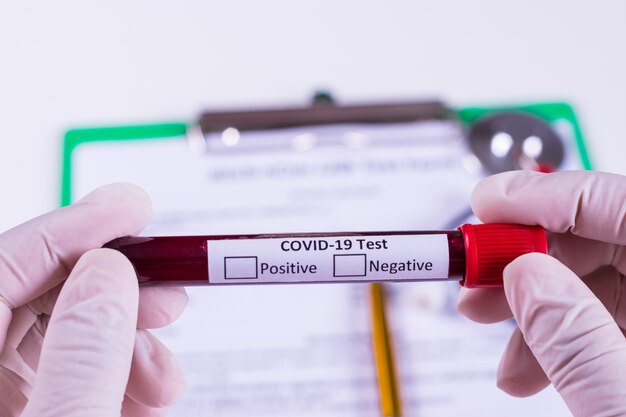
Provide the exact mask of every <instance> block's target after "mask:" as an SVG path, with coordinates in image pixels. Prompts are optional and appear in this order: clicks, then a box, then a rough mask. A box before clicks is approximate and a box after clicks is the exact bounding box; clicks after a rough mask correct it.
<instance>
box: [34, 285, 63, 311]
mask: <svg viewBox="0 0 626 417" xmlns="http://www.w3.org/2000/svg"><path fill="white" fill-rule="evenodd" d="M62 288H63V283H61V284H59V285H57V286H56V287H54V288H52V289H51V290H50V291H47V292H45V293H43V294H42V295H40V296H39V297H37V298H35V299H34V300H33V301H31V302H29V303H28V304H26V305H27V306H28V308H30V309H31V310H32V311H33V313H35V314H46V315H48V316H50V315H52V310H53V309H54V304H55V303H56V302H57V298H59V294H60V293H61V289H62Z"/></svg>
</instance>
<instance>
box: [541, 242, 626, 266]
mask: <svg viewBox="0 0 626 417" xmlns="http://www.w3.org/2000/svg"><path fill="white" fill-rule="evenodd" d="M624 248H625V246H622V245H616V244H614V243H607V242H601V241H598V240H593V239H585V238H582V237H580V236H576V235H573V234H571V233H550V234H549V236H548V249H549V251H550V255H552V256H554V257H555V258H557V259H558V260H559V261H561V262H562V263H563V264H564V265H565V266H567V267H568V268H569V269H571V270H572V272H574V273H575V274H576V275H578V276H579V277H580V276H584V275H587V274H590V273H591V272H593V271H595V270H597V269H598V268H600V267H603V266H607V265H611V266H614V267H615V268H617V270H618V271H620V272H621V273H622V274H626V251H625V250H624Z"/></svg>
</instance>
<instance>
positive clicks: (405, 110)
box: [60, 101, 592, 206]
mask: <svg viewBox="0 0 626 417" xmlns="http://www.w3.org/2000/svg"><path fill="white" fill-rule="evenodd" d="M504 112H507V113H508V112H515V113H523V114H529V115H532V116H535V117H537V118H539V119H541V120H543V121H545V122H546V123H548V124H550V125H552V126H555V125H558V124H559V123H561V129H562V130H563V129H566V130H569V132H564V135H569V136H570V138H569V140H570V142H571V141H573V143H570V146H573V147H574V148H575V149H576V150H577V153H578V157H579V158H580V163H581V166H582V167H583V168H584V169H592V165H591V160H590V158H589V154H588V152H587V148H586V146H585V140H584V138H583V134H582V130H581V127H580V123H579V121H578V118H577V116H576V113H575V111H574V109H573V107H572V106H571V105H569V104H568V103H565V102H554V103H536V104H526V105H499V106H469V107H462V108H459V109H453V108H450V107H447V106H445V105H444V104H443V103H441V102H422V101H419V102H415V103H401V104H391V105H389V104H383V105H366V106H351V107H337V106H334V105H325V104H322V105H318V106H312V107H310V108H303V109H298V110H296V109H293V108H287V109H273V110H253V111H246V112H242V111H234V112H210V113H205V114H203V115H201V116H200V117H199V119H198V121H197V122H191V123H190V122H181V121H177V122H176V121H175V122H168V123H153V124H137V125H127V126H114V127H113V126H111V127H107V126H103V127H92V128H75V129H70V130H68V131H67V132H66V133H65V136H64V140H63V155H62V174H61V199H60V204H61V206H66V205H68V204H70V203H71V202H72V182H73V181H72V180H73V165H72V158H73V155H74V150H75V149H76V148H77V147H78V146H80V145H83V144H86V143H91V142H102V141H130V140H145V139H163V140H167V139H179V138H181V137H184V136H186V135H187V134H188V132H193V129H194V128H198V127H199V128H200V130H201V132H203V133H204V132H211V131H219V130H220V129H225V128H228V127H229V126H234V125H239V129H242V130H249V129H271V128H277V127H278V128H282V127H288V126H298V125H303V124H311V123H312V124H322V123H328V124H329V123H341V122H363V123H392V122H399V121H403V120H423V119H427V118H434V119H445V118H457V119H458V120H459V121H460V123H461V124H462V125H463V127H464V129H465V130H466V131H467V130H468V129H470V128H471V126H472V125H474V124H475V123H476V122H477V121H478V120H480V119H481V118H485V117H488V116H490V115H495V114H501V113H504ZM268 116H269V117H268ZM242 119H243V120H242ZM242 123H243V124H242ZM196 133H197V132H196ZM563 140H567V139H563Z"/></svg>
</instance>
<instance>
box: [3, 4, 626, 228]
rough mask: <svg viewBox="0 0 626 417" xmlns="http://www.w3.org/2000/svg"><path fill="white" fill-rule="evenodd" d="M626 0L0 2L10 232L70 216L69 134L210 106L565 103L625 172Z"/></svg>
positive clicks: (186, 117)
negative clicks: (64, 171) (325, 93)
mask: <svg viewBox="0 0 626 417" xmlns="http://www.w3.org/2000/svg"><path fill="white" fill-rule="evenodd" d="M625 15H626V3H625V2H622V1H618V0H615V1H606V0H605V1H596V2H586V1H572V0H567V1H566V0H562V1H561V0H560V1H550V2H546V1H527V2H523V3H519V2H518V3H516V4H514V3H512V2H502V1H498V0H474V1H471V2H466V1H462V0H440V1H436V2H434V1H431V2H427V1H393V0H392V1H364V0H360V1H355V0H350V1H336V0H335V1H329V0H316V1H297V2H294V1H286V0H266V1H243V0H230V1H222V2H217V1H212V2H201V1H178V2H171V1H160V0H157V1H155V0H150V1H134V2H122V1H117V0H112V1H107V2H101V3H96V2H85V1H79V0H76V1H57V2H52V3H50V2H43V1H12V0H2V2H0V129H1V130H0V178H1V180H0V193H1V195H2V199H1V200H2V210H1V213H2V215H1V216H0V231H2V230H5V229H7V228H9V227H11V226H13V225H15V224H17V223H19V222H22V221H24V220H26V219H28V218H30V217H33V216H35V215H37V214H40V213H42V212H44V211H47V210H50V209H53V208H55V207H56V206H58V204H59V193H60V191H59V190H60V168H61V145H62V142H61V139H62V134H63V132H64V130H66V129H67V128H69V127H80V126H90V125H108V124H132V123H143V122H153V121H154V122H159V121H191V120H193V118H194V117H196V115H197V114H198V113H199V112H200V111H201V110H205V109H221V108H238V107H254V106H266V105H304V104H306V103H307V102H308V100H309V99H310V96H311V94H312V92H313V91H314V90H319V89H325V90H329V91H331V92H333V94H334V95H335V97H336V98H337V99H338V101H339V102H340V103H356V102H360V101H370V102H371V101H391V100H407V99H419V98H441V99H443V100H445V101H446V102H447V103H448V104H450V105H452V106H465V105H476V104H499V103H525V102H534V101H550V100H566V101H569V102H570V103H572V104H573V105H574V106H575V107H576V109H577V110H578V114H579V117H580V120H581V123H582V128H583V131H584V133H585V135H586V138H587V143H588V147H589V151H590V156H591V158H592V162H593V164H594V166H595V168H596V169H599V170H604V171H612V172H616V173H622V174H623V173H626V165H625V164H624V163H623V160H622V159H623V156H622V155H623V154H624V150H625V145H624V143H623V140H624V137H625V136H626V125H625V124H624V119H623V115H624V114H626V103H625V101H624V95H625V93H626V77H625V74H626V56H625V54H624V42H625V41H626V25H624V24H623V18H624V16H625Z"/></svg>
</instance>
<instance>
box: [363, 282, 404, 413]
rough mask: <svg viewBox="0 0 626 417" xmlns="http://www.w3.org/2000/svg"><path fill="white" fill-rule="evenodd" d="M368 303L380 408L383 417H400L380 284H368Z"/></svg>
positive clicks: (389, 338)
mask: <svg viewBox="0 0 626 417" xmlns="http://www.w3.org/2000/svg"><path fill="white" fill-rule="evenodd" d="M369 301H370V315H371V319H372V344H373V346H374V359H375V361H376V374H377V376H378V392H379V395H380V408H381V411H382V415H383V417H400V416H401V415H402V405H401V403H400V393H399V387H398V378H397V375H396V368H395V360H394V353H393V346H392V343H391V336H390V330H389V326H388V323H387V317H386V313H385V293H384V288H383V286H382V284H380V283H373V284H370V286H369Z"/></svg>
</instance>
